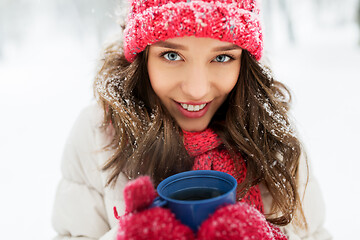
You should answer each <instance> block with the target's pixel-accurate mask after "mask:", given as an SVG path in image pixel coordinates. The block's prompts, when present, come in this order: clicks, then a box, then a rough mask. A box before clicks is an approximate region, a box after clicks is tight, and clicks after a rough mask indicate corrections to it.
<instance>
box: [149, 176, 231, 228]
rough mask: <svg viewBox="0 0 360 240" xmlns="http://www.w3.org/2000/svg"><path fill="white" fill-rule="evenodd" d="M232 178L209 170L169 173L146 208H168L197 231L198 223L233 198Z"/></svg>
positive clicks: (229, 202)
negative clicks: (156, 195) (155, 196)
mask: <svg viewBox="0 0 360 240" xmlns="http://www.w3.org/2000/svg"><path fill="white" fill-rule="evenodd" d="M236 187H237V182H236V179H235V178H234V177H233V176H231V175H230V174H227V173H224V172H219V171H213V170H195V171H187V172H182V173H178V174H175V175H173V176H170V177H168V178H166V179H164V180H163V181H161V182H160V184H159V185H158V187H157V192H158V194H159V197H157V198H156V199H155V200H154V202H153V204H152V205H151V206H150V207H166V208H169V209H170V210H171V211H172V212H173V213H174V214H175V216H176V218H177V219H178V220H180V221H181V222H182V223H183V224H185V225H187V226H189V227H190V228H191V229H192V230H193V231H194V232H197V230H198V228H199V226H200V225H201V223H202V222H203V221H204V220H205V219H207V218H208V217H209V216H210V215H211V214H212V213H214V212H215V211H216V209H218V208H219V207H221V206H225V205H228V204H234V203H235V201H236Z"/></svg>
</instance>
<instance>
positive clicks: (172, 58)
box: [163, 52, 181, 61]
mask: <svg viewBox="0 0 360 240" xmlns="http://www.w3.org/2000/svg"><path fill="white" fill-rule="evenodd" d="M163 56H164V58H166V59H167V60H169V61H179V60H181V57H180V56H179V54H177V53H176V52H167V53H165V54H164V55H163Z"/></svg>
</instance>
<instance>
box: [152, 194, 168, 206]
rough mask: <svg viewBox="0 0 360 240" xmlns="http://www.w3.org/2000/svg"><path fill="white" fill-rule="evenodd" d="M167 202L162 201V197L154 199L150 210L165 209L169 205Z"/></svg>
mask: <svg viewBox="0 0 360 240" xmlns="http://www.w3.org/2000/svg"><path fill="white" fill-rule="evenodd" d="M167 203H168V202H167V201H166V200H164V199H162V198H161V197H157V198H155V199H154V201H153V203H152V204H151V205H150V207H149V208H154V207H164V206H166V205H167Z"/></svg>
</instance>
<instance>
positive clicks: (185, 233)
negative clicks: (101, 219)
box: [114, 177, 195, 240]
mask: <svg viewBox="0 0 360 240" xmlns="http://www.w3.org/2000/svg"><path fill="white" fill-rule="evenodd" d="M155 197H156V192H155V189H154V187H153V185H152V183H151V181H150V178H149V177H139V178H137V179H136V180H134V181H131V182H129V183H128V184H127V185H126V187H125V189H124V200H125V205H126V206H125V207H126V209H125V215H123V216H121V217H117V218H118V220H119V230H118V234H117V240H129V239H131V240H155V239H157V240H180V239H181V240H193V239H195V237H194V233H193V232H192V231H191V229H190V228H189V227H187V226H185V225H183V224H181V223H180V221H178V220H177V219H175V216H174V214H173V213H172V212H171V211H170V210H169V209H165V208H160V207H154V208H150V209H147V208H148V207H149V206H150V204H151V203H152V202H153V200H154V199H155ZM114 210H115V215H117V213H116V209H114Z"/></svg>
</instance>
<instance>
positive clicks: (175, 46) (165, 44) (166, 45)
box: [152, 41, 188, 50]
mask: <svg viewBox="0 0 360 240" xmlns="http://www.w3.org/2000/svg"><path fill="white" fill-rule="evenodd" d="M152 46H155V47H164V48H173V49H180V50H188V48H187V47H185V46H183V45H181V44H177V43H170V42H164V41H158V42H156V43H154V44H153V45H152Z"/></svg>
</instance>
